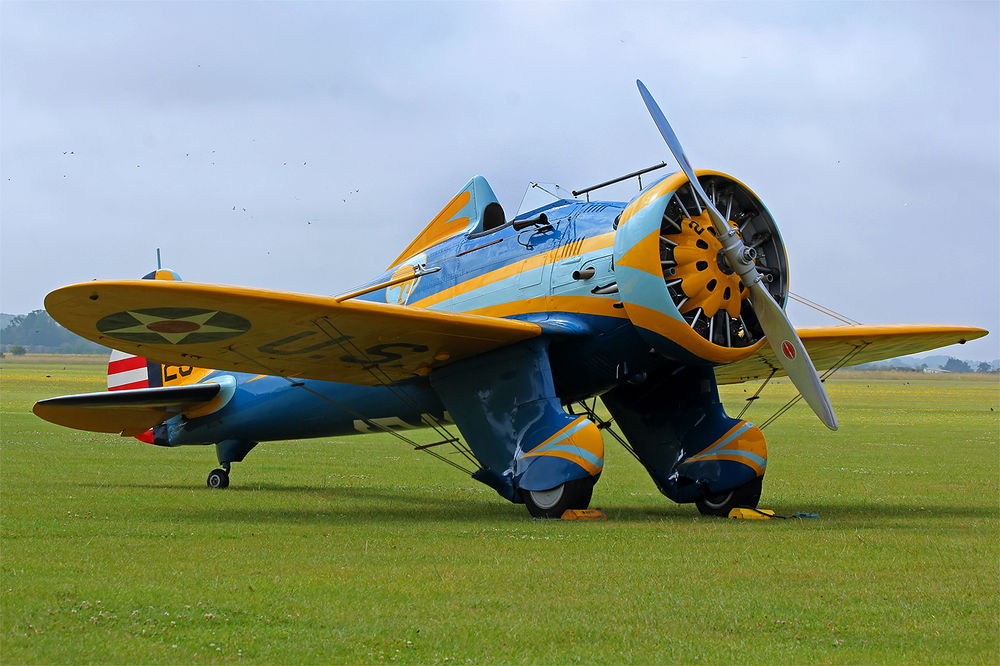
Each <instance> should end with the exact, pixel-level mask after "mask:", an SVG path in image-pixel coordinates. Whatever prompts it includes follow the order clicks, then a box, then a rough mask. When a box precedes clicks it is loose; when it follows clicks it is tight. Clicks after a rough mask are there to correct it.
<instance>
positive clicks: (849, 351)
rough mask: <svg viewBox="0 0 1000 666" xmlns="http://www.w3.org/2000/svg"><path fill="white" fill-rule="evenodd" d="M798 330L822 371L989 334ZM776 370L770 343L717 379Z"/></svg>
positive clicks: (932, 328)
mask: <svg viewBox="0 0 1000 666" xmlns="http://www.w3.org/2000/svg"><path fill="white" fill-rule="evenodd" d="M796 332H797V333H798V334H799V338H800V339H801V340H802V344H803V345H805V348H806V351H807V352H809V357H810V358H812V361H813V364H814V365H815V366H816V370H818V371H820V372H822V371H823V370H828V369H829V368H832V367H835V366H841V365H843V366H851V365H860V364H862V363H871V362H873V361H882V360H885V359H887V358H896V357H897V356H906V355H907V354H916V353H917V352H922V351H928V350H930V349H937V348H938V347H946V346H948V345H953V344H957V343H963V342H967V341H969V340H975V339H976V338H981V337H983V336H984V335H986V333H987V331H986V330H984V329H982V328H976V327H974V326H945V325H936V324H892V325H884V326H815V327H807V328H798V329H796ZM775 370H777V372H775ZM772 372H774V376H775V377H783V376H784V375H785V372H784V371H783V370H782V369H781V363H779V362H778V359H777V358H775V356H774V351H773V350H772V349H771V347H770V345H766V346H762V347H760V349H758V350H757V351H756V352H755V353H754V354H753V355H751V356H749V357H747V358H745V359H743V360H741V361H736V362H735V363H729V364H726V365H720V366H718V367H717V368H716V369H715V377H716V379H717V380H718V382H719V383H720V384H736V383H739V382H745V381H749V380H752V379H763V378H764V377H768V376H769V375H771V373H772Z"/></svg>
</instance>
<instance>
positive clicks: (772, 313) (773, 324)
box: [750, 282, 837, 430]
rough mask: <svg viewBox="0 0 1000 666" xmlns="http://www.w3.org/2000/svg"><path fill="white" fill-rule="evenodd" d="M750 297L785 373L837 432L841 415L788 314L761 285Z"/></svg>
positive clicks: (755, 312)
mask: <svg viewBox="0 0 1000 666" xmlns="http://www.w3.org/2000/svg"><path fill="white" fill-rule="evenodd" d="M750 296H751V298H752V299H753V311H754V314H755V315H757V321H759V322H760V327H761V328H762V329H764V333H765V334H766V335H767V342H768V344H769V345H771V349H772V350H774V356H775V357H776V358H777V359H778V361H779V362H780V363H781V367H782V368H783V369H784V371H785V374H787V375H788V378H789V379H791V380H792V383H793V384H794V385H795V388H797V389H798V390H799V393H801V394H802V397H803V398H805V400H806V403H807V404H808V405H809V406H810V407H811V408H812V410H813V412H815V413H816V416H818V417H819V420H820V421H822V422H823V425H825V426H826V427H827V428H829V429H830V430H836V429H837V415H836V414H834V413H833V405H831V404H830V398H829V397H828V396H827V394H826V390H825V389H824V388H823V382H822V380H821V379H820V378H819V375H818V374H817V373H816V368H815V367H814V366H813V363H812V359H811V358H809V354H808V352H806V348H805V346H804V345H803V344H802V340H800V339H799V335H798V333H796V332H795V327H793V326H792V323H791V322H790V321H788V317H787V316H785V311H784V310H782V309H781V307H780V306H779V305H778V304H777V303H776V302H775V300H774V298H773V297H772V296H771V293H770V292H769V291H768V290H767V289H766V288H764V285H763V284H761V282H754V283H753V284H751V285H750Z"/></svg>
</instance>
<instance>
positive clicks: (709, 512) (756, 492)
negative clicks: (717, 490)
mask: <svg viewBox="0 0 1000 666" xmlns="http://www.w3.org/2000/svg"><path fill="white" fill-rule="evenodd" d="M763 481H764V477H762V476H758V477H755V478H754V480H753V481H748V482H747V483H744V484H743V485H742V486H740V487H739V488H733V489H732V490H730V491H729V492H725V493H722V494H720V495H712V496H710V497H703V498H702V499H700V500H695V506H697V507H698V511H699V512H701V514H702V515H704V516H724V517H728V516H729V512H730V511H732V510H733V509H735V508H736V507H746V508H748V509H756V508H757V505H758V504H759V503H760V490H761V486H762V484H763Z"/></svg>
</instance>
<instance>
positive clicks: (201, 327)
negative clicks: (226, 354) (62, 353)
mask: <svg viewBox="0 0 1000 666" xmlns="http://www.w3.org/2000/svg"><path fill="white" fill-rule="evenodd" d="M97 330H98V331H100V332H101V333H102V334H104V335H106V336H108V337H110V338H115V339H116V340H125V341H127V342H139V343H144V344H170V345H192V344H198V343H200V342H217V341H219V340H225V339H226V338H232V337H235V336H237V335H242V334H243V333H246V332H247V331H249V330H250V322H249V321H247V320H246V319H244V318H243V317H240V316H239V315H234V314H232V313H229V312H222V311H221V310H205V309H202V308H150V309H144V310H126V311H124V312H117V313H115V314H112V315H108V316H107V317H104V318H103V319H101V320H100V321H98V322H97Z"/></svg>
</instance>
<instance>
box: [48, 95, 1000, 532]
mask: <svg viewBox="0 0 1000 666" xmlns="http://www.w3.org/2000/svg"><path fill="white" fill-rule="evenodd" d="M638 86H639V91H640V94H641V96H642V99H643V100H644V102H645V104H646V106H647V108H648V110H649V112H650V114H651V116H652V118H653V121H654V123H655V125H656V127H657V128H658V129H659V131H660V133H661V134H662V136H663V138H664V139H665V140H666V143H667V146H668V147H669V150H670V152H671V153H672V154H673V156H674V159H675V160H676V161H677V162H678V164H679V165H680V171H678V172H676V173H672V174H670V175H668V176H666V177H663V178H660V179H659V180H656V181H654V182H652V183H651V184H648V185H647V186H646V187H645V188H642V189H641V191H640V192H639V194H638V195H637V196H636V197H635V198H633V199H632V200H631V201H627V202H617V201H596V200H595V201H589V200H587V201H581V200H579V199H577V198H571V197H566V198H557V199H556V200H553V201H550V202H548V203H546V204H545V205H543V206H539V207H535V208H534V209H532V210H526V211H522V212H519V213H518V214H517V215H515V216H513V217H512V218H511V219H508V216H507V215H506V214H505V213H504V210H503V208H502V207H501V205H500V203H499V201H497V198H496V196H494V194H493V191H492V190H491V189H490V186H489V185H488V184H487V182H486V180H484V179H483V178H482V177H479V176H477V177H475V178H473V179H472V180H471V181H469V183H468V184H467V185H466V186H465V187H464V188H462V190H461V191H460V192H459V193H458V194H457V195H455V197H454V198H452V199H451V201H449V202H448V203H447V205H445V207H444V208H443V209H442V210H441V212H440V213H438V215H437V216H436V217H434V219H433V220H431V222H430V224H428V225H427V227H426V228H425V229H424V230H423V231H422V232H421V233H420V234H419V235H417V237H416V238H415V239H414V240H413V242H411V243H410V245H409V246H408V247H407V248H406V249H405V250H403V252H402V253H401V254H400V255H399V257H398V258H397V259H396V260H395V261H393V262H392V264H391V265H390V266H389V267H388V268H387V269H386V270H385V271H383V273H382V274H381V275H378V276H377V277H375V278H374V279H372V280H371V281H370V282H369V283H368V284H367V285H365V286H364V287H362V288H360V289H358V290H355V291H353V292H351V293H346V294H343V295H340V296H336V297H329V296H310V295H301V294H291V293H283V292H275V291H266V290H260V289H247V288H235V287H227V286H219V285H211V284H195V283H186V282H181V281H179V278H178V277H177V276H176V274H174V273H172V272H170V271H166V270H157V271H155V272H153V273H151V274H149V275H147V276H146V277H147V278H151V279H143V280H125V281H98V282H84V283H81V284H76V285H71V286H67V287H63V288H61V289H57V290H56V291H54V292H52V293H51V294H49V295H48V297H47V298H46V300H45V307H46V309H47V310H48V311H49V313H51V315H52V316H53V317H54V318H55V319H56V320H57V321H59V322H60V323H61V324H63V325H64V326H65V327H67V328H68V329H70V330H72V331H74V332H76V333H78V334H80V335H82V336H83V337H85V338H88V339H90V340H94V341H96V342H99V343H101V344H103V345H107V346H109V347H112V348H113V349H115V350H117V351H115V352H114V353H113V354H112V357H111V361H110V364H109V370H108V388H109V391H107V392H100V393H90V394H84V395H72V396H64V397H59V398H52V399H49V400H42V401H40V402H38V403H37V404H36V405H35V408H34V411H35V413H36V414H37V415H39V416H40V417H42V418H44V419H47V420H49V421H52V422H54V423H58V424H62V425H65V426H69V427H72V428H79V429H84V430H93V431H99V432H110V433H118V434H121V435H124V436H135V437H138V438H139V439H140V440H143V441H145V442H149V443H152V444H156V445H160V446H181V445H186V444H214V445H215V448H216V452H217V454H218V460H219V463H220V465H221V467H220V468H219V469H216V470H213V471H212V472H211V473H210V475H209V477H208V485H209V486H210V487H215V488H223V487H226V486H228V485H229V472H230V469H231V465H232V463H234V462H240V461H242V460H243V459H244V457H245V456H246V455H247V454H248V453H249V452H250V451H251V450H252V449H253V448H254V447H255V446H257V444H258V443H260V442H264V441H274V440H285V439H296V438H308V437H329V436H337V435H345V434H349V433H357V432H370V431H377V430H382V431H388V432H392V433H394V434H396V435H398V436H401V437H404V438H405V435H403V434H402V432H403V431H404V430H405V429H407V428H434V429H435V430H437V431H438V432H440V433H441V441H440V442H437V446H435V445H419V447H420V448H424V449H426V450H428V451H430V452H432V453H435V454H436V455H439V457H441V458H442V459H443V460H448V461H451V458H446V457H445V456H442V455H440V454H438V453H436V452H437V451H439V450H441V449H439V448H437V447H438V446H441V447H454V448H455V449H456V450H457V451H458V452H459V453H461V454H462V456H463V458H464V459H466V460H467V461H469V463H470V464H471V465H472V467H473V469H472V470H470V471H472V476H473V477H474V478H475V479H477V480H479V481H481V482H483V483H485V484H487V485H488V486H490V487H492V488H494V489H495V490H496V491H497V492H498V493H499V494H500V495H501V496H502V497H504V498H506V499H507V500H510V501H511V502H515V503H524V504H525V505H526V506H527V508H528V510H529V512H530V513H531V514H532V515H533V516H543V517H559V516H562V515H563V513H564V512H565V511H567V510H572V509H584V508H586V507H587V506H588V505H589V503H590V499H591V495H592V491H593V488H594V484H595V483H596V481H597V480H598V478H599V477H600V475H601V471H602V469H603V466H604V442H603V438H602V432H601V428H600V427H599V425H600V426H605V425H607V424H606V423H603V422H601V421H600V418H599V417H598V416H597V415H596V413H595V412H594V411H593V409H592V408H590V407H587V406H586V404H587V403H586V402H585V401H586V400H587V399H590V398H594V397H597V396H599V397H600V399H601V400H602V402H603V403H604V405H605V406H606V407H607V409H608V411H609V412H610V414H611V416H612V417H613V420H614V422H616V424H617V426H618V428H619V429H620V430H621V432H622V434H623V436H624V437H623V439H622V442H623V443H624V444H625V445H626V446H627V447H628V448H629V449H630V451H631V452H632V453H633V454H634V455H635V456H636V457H637V458H638V459H639V461H640V462H641V463H642V464H643V465H644V466H645V468H646V469H647V470H648V472H649V475H650V477H651V478H652V479H653V482H654V483H655V484H656V486H657V488H658V489H659V490H660V492H662V493H663V494H664V495H666V496H667V497H669V498H670V499H672V500H674V501H676V502H694V503H695V504H696V505H697V507H698V509H699V510H700V511H701V512H702V513H706V514H718V515H726V514H728V513H729V511H730V509H732V508H734V507H737V506H744V507H756V506H757V503H758V501H759V497H760V492H761V481H762V479H763V477H764V473H765V471H766V469H767V447H766V443H765V440H764V436H763V435H762V433H761V430H760V428H759V427H758V426H757V425H755V424H754V423H751V422H749V421H746V420H742V419H738V418H733V417H731V416H729V415H728V414H726V411H725V409H724V408H723V405H722V403H721V402H720V400H719V394H718V389H717V386H718V384H726V383H734V382H742V381H747V380H752V379H757V378H767V377H771V376H775V375H788V376H789V377H790V378H791V380H792V381H793V382H794V384H795V386H796V387H797V388H798V390H799V391H800V393H801V395H802V396H803V397H804V399H805V401H806V402H807V403H808V405H809V406H810V407H811V408H812V409H813V410H814V411H815V412H816V414H817V416H818V417H819V419H820V420H821V421H822V422H823V423H824V424H826V425H827V426H828V427H829V428H832V429H836V427H837V419H836V416H835V415H834V410H833V408H832V407H831V405H830V401H829V400H828V398H827V396H826V392H825V391H824V388H823V384H822V382H821V381H820V378H819V376H818V375H817V371H816V369H817V368H818V369H820V370H826V369H831V368H836V367H840V366H843V365H848V364H857V363H864V362H868V361H872V360H878V359H883V358H890V357H894V356H899V355H903V354H910V353H914V352H918V351H922V350H927V349H933V348H935V347H939V346H943V345H949V344H953V343H956V342H964V341H966V340H971V339H974V338H978V337H981V336H983V335H986V331H985V330H982V329H979V328H972V327H962V326H932V325H926V326H923V325H921V326H914V325H906V326H833V327H822V328H805V329H798V330H796V329H795V328H794V327H793V326H792V325H791V324H790V322H789V321H788V319H787V317H786V316H785V313H784V311H783V308H784V305H785V303H786V301H787V299H788V295H789V285H788V261H787V257H786V255H785V248H784V245H783V244H782V240H781V236H780V235H779V233H778V227H777V225H776V224H775V221H774V219H773V218H772V217H771V215H770V213H769V212H768V210H767V208H766V207H765V206H764V204H763V202H762V201H761V200H760V199H759V198H758V197H757V195H756V194H755V193H754V192H753V191H751V190H750V188H749V187H747V186H746V185H744V184H743V183H742V182H740V181H738V180H736V179H735V178H733V177H731V176H728V175H726V174H723V173H719V172H716V171H707V170H695V169H694V168H693V166H692V165H691V163H690V162H689V161H688V159H687V157H686V156H685V155H684V151H683V149H682V148H681V145H680V143H679V141H678V140H677V137H676V135H675V134H674V132H673V130H672V129H671V127H670V125H669V124H668V122H667V120H666V118H665V117H664V116H663V114H662V112H661V111H660V109H659V107H658V106H657V104H656V102H655V101H654V100H653V98H652V96H651V95H650V94H649V92H648V91H647V89H646V88H645V86H643V85H642V83H641V82H638ZM588 199H589V195H588ZM581 403H582V404H583V406H584V408H583V409H575V408H574V407H573V406H574V405H579V404H581ZM452 425H454V426H455V427H457V429H458V432H459V433H460V434H461V437H460V438H459V437H456V436H454V434H453V433H452V432H451V431H450V430H449V428H450V427H451V426H452Z"/></svg>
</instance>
